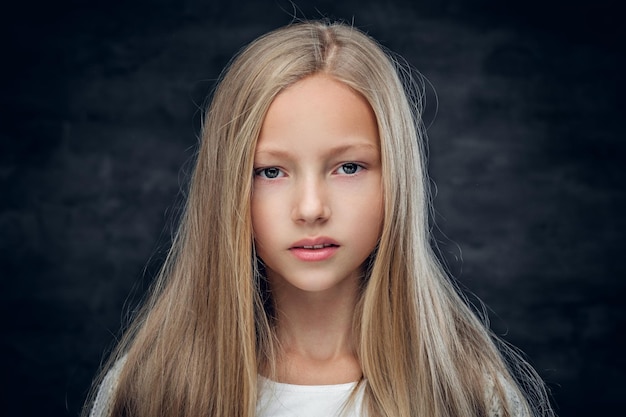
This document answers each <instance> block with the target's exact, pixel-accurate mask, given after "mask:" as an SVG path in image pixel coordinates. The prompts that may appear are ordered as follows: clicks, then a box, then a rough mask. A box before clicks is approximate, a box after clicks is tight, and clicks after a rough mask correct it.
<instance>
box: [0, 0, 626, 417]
mask: <svg viewBox="0 0 626 417" xmlns="http://www.w3.org/2000/svg"><path fill="white" fill-rule="evenodd" d="M298 3H299V5H300V7H301V9H302V10H301V12H299V14H298V15H299V16H300V17H302V16H303V14H304V15H305V16H306V17H309V18H315V17H319V16H320V13H318V12H317V11H316V10H315V7H317V9H318V10H319V11H320V12H321V13H322V14H323V15H325V16H330V17H337V18H342V19H345V20H348V21H351V20H352V19H354V22H355V25H357V26H358V27H360V28H362V29H365V30H366V31H368V32H369V33H370V34H372V35H373V36H374V37H376V38H377V39H379V40H380V41H381V42H382V43H383V44H384V45H386V46H388V47H389V48H391V49H392V50H395V51H396V52H399V53H401V54H402V55H404V56H405V57H406V58H407V59H408V61H409V62H410V63H411V64H413V65H414V66H415V67H417V68H418V69H419V70H420V71H421V72H422V73H423V74H424V75H425V76H426V77H427V78H428V79H429V80H430V82H431V83H432V85H433V86H434V88H435V90H436V92H437V94H438V100H439V109H438V114H437V117H436V118H435V119H434V121H433V116H434V113H435V100H434V94H433V92H432V90H429V93H428V103H427V105H428V106H429V111H428V112H427V118H428V120H427V122H429V123H432V126H431V127H430V129H429V135H430V163H431V172H432V175H433V178H434V180H435V182H436V184H437V189H438V194H437V197H436V199H435V208H436V210H437V213H438V214H437V221H438V225H439V227H440V228H441V229H442V232H441V233H439V234H438V236H439V238H440V240H441V241H442V243H441V249H442V253H443V254H444V256H445V258H446V259H447V260H448V262H449V267H450V270H451V271H452V272H453V274H454V275H455V276H457V277H458V278H459V280H460V282H461V283H462V285H464V286H466V287H467V288H468V289H469V290H471V291H473V292H474V293H476V294H477V295H478V296H480V297H481V298H482V299H483V300H484V301H485V302H486V303H487V304H488V305H489V306H490V307H491V308H492V310H493V311H492V313H491V318H492V321H493V327H494V329H496V331H498V332H499V333H501V334H505V333H506V336H505V338H506V339H507V340H508V341H510V342H512V343H514V344H516V345H518V346H519V347H521V348H522V349H523V350H524V351H525V352H526V353H527V354H528V356H529V358H530V360H531V362H532V363H533V364H534V365H535V366H536V367H537V369H538V371H539V372H540V374H541V375H542V376H543V377H544V378H545V379H546V380H547V381H548V383H549V385H550V387H551V388H552V389H553V392H554V398H555V400H556V403H557V406H558V409H559V413H560V414H561V415H563V416H585V415H608V414H615V413H616V412H617V413H619V411H618V410H623V407H624V406H625V405H626V401H625V400H624V395H623V393H622V391H623V389H624V387H625V385H624V382H623V381H624V377H625V376H626V375H625V369H624V368H625V367H624V365H625V364H624V357H623V355H622V352H623V345H622V337H621V333H622V332H623V331H624V329H625V326H624V324H625V323H624V321H625V320H624V318H625V310H624V307H623V301H622V299H623V296H624V283H623V279H624V270H625V268H624V262H623V259H622V257H623V255H622V249H623V248H622V246H621V244H622V241H623V238H624V235H623V234H624V230H625V228H624V226H625V220H624V216H623V212H624V192H623V186H624V185H623V184H624V178H625V175H624V169H623V167H622V166H623V160H624V156H625V155H624V153H625V152H624V150H625V146H626V145H625V144H624V140H623V126H622V124H621V123H622V122H623V120H620V119H618V117H619V116H622V115H623V114H624V104H623V94H622V93H623V91H624V88H623V87H624V81H623V79H622V73H623V70H624V66H623V58H622V55H623V47H622V45H623V41H624V38H623V33H622V32H621V31H620V29H619V26H618V25H622V22H621V21H620V20H619V18H618V16H619V14H618V13H617V9H616V7H615V6H614V3H615V4H616V3H617V2H611V1H602V0H600V1H595V2H592V4H589V3H590V2H585V3H584V4H583V3H582V2H580V4H578V3H577V2H572V1H567V2H566V1H556V2H547V1H538V0H526V1H509V2H503V1H495V0H472V1H470V0H467V1H461V0H447V1H435V0H430V1H423V2H420V1H413V2H411V1H396V2H392V1H389V2H382V1H380V2H375V1H365V0H363V1H356V0H354V1H350V0H344V1H341V2H332V1H320V2H317V3H316V4H315V5H313V4H310V3H308V2H305V1H300V2H298ZM290 13H292V8H291V6H290V4H289V3H288V2H287V1H282V0H276V1H264V2H262V1H258V2H253V1H247V2H246V1H243V2H242V1H238V2H232V4H231V2H228V1H216V2H203V1H200V0H197V1H194V0H187V1H174V0H160V1H147V0H144V1H130V2H128V1H127V2H121V1H117V2H115V1H111V0H109V1H106V2H105V1H95V0H92V1H89V2H84V1H73V2H67V1H66V2H62V3H60V2H30V3H25V4H23V5H19V6H14V7H13V8H6V9H5V11H4V12H3V16H2V18H0V19H1V25H0V26H2V29H1V30H2V36H1V39H2V44H3V48H2V50H1V51H2V57H3V59H2V62H3V63H2V65H1V66H0V67H1V71H2V72H1V77H0V87H1V90H0V91H1V94H0V105H1V112H0V146H1V148H0V184H1V185H0V192H1V194H0V276H1V281H0V286H1V287H0V317H2V321H3V323H2V327H1V329H2V337H1V339H0V340H1V342H0V353H1V354H2V357H3V358H4V361H5V362H7V364H6V365H5V366H3V372H2V378H3V386H4V388H3V389H2V390H0V392H1V393H2V394H0V395H1V396H2V398H3V401H2V404H3V406H2V407H3V413H6V415H24V416H26V415H32V416H35V415H48V416H63V415H76V414H77V412H78V410H79V408H80V405H81V403H82V401H83V399H84V395H85V393H86V390H87V388H88V385H89V382H90V379H91V378H92V376H93V375H94V373H95V371H96V369H97V367H98V364H99V361H100V359H101V357H102V354H103V352H104V351H105V350H106V349H107V348H110V347H111V345H112V343H113V342H114V335H115V334H117V332H118V330H119V327H120V323H121V321H122V317H123V313H122V312H123V311H124V309H125V305H126V306H128V305H133V303H134V301H136V300H137V298H138V297H139V296H140V295H141V294H142V291H143V290H144V289H145V288H146V286H147V285H148V283H149V282H150V279H151V277H152V276H153V275H154V273H155V271H156V270H157V268H158V265H159V263H160V262H161V260H162V258H163V256H164V251H165V249H166V248H167V244H168V237H169V233H170V232H171V227H170V226H171V225H172V223H173V222H174V221H175V220H174V219H175V215H176V213H177V210H178V209H177V207H178V206H179V205H180V202H181V197H180V195H179V189H180V184H181V183H184V178H185V173H186V172H188V170H189V166H188V165H187V166H185V162H186V161H188V160H189V158H190V157H191V155H192V154H193V147H194V146H195V144H196V135H197V132H198V127H199V121H200V113H201V111H200V110H199V106H201V105H202V103H203V101H204V98H205V97H206V95H207V93H208V92H209V91H210V89H211V87H212V86H213V81H214V80H215V78H216V77H217V76H218V75H219V73H220V71H221V69H222V68H223V66H224V65H225V64H226V63H227V61H228V60H229V58H230V57H231V56H232V55H233V54H234V53H235V52H236V51H237V50H238V49H239V48H240V47H242V46H243V45H244V44H246V43H247V42H249V41H250V40H252V39H253V38H255V37H256V36H258V35H260V34H261V33H264V32H266V31H268V30H270V29H273V28H275V27H278V26H281V25H283V24H286V23H288V22H289V20H290V16H289V15H290ZM181 167H183V168H182V170H181ZM444 236H447V238H445V237H444ZM461 258H462V260H461ZM133 288H134V292H133V291H132V290H133ZM131 292H133V294H135V295H134V296H131V297H130V298H129V294H130V293H131ZM618 407H619V408H618Z"/></svg>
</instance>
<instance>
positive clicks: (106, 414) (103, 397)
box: [89, 357, 126, 417]
mask: <svg viewBox="0 0 626 417" xmlns="http://www.w3.org/2000/svg"><path fill="white" fill-rule="evenodd" d="M125 362H126V357H123V358H122V359H120V360H118V361H117V362H115V364H114V365H113V366H112V367H111V369H109V371H108V372H107V374H106V375H105V377H104V378H103V379H102V382H101V383H100V386H99V387H98V393H97V394H96V399H95V400H94V402H93V406H92V407H91V412H90V413H89V417H110V416H111V411H112V410H111V406H112V404H111V401H112V400H113V395H114V394H115V390H116V389H117V385H118V381H119V377H120V373H121V372H122V368H123V367H124V363H125Z"/></svg>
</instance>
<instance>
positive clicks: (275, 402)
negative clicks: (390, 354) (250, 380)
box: [256, 376, 364, 417]
mask: <svg viewBox="0 0 626 417" xmlns="http://www.w3.org/2000/svg"><path fill="white" fill-rule="evenodd" d="M258 382H259V383H258V387H259V388H258V389H259V394H258V395H259V396H258V401H257V408H256V416H257V417H322V416H323V417H339V416H341V417H357V416H362V415H363V414H362V404H363V391H364V388H363V387H364V384H361V385H360V386H359V387H358V388H357V391H356V393H355V395H354V397H353V399H352V400H350V401H348V400H349V399H350V395H351V394H352V392H353V391H354V389H355V388H356V386H357V383H356V382H350V383H347V384H337V385H292V384H283V383H280V382H274V381H271V380H269V379H267V378H264V377H262V376H259V379H258Z"/></svg>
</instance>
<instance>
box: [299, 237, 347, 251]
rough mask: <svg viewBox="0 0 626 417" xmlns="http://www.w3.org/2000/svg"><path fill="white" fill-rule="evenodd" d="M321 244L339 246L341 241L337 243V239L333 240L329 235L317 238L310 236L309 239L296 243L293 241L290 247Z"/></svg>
mask: <svg viewBox="0 0 626 417" xmlns="http://www.w3.org/2000/svg"><path fill="white" fill-rule="evenodd" d="M319 245H324V246H339V243H337V241H336V240H333V239H331V238H329V237H324V236H321V237H316V238H313V239H311V238H308V239H302V240H299V241H297V242H295V243H293V244H292V245H291V247H290V248H289V249H294V248H303V247H305V246H319Z"/></svg>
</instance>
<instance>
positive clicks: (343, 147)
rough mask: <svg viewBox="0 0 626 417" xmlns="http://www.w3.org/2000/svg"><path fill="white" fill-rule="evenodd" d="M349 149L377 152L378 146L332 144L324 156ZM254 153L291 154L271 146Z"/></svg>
mask: <svg viewBox="0 0 626 417" xmlns="http://www.w3.org/2000/svg"><path fill="white" fill-rule="evenodd" d="M351 150H365V151H374V152H376V153H378V147H377V146H374V145H372V144H370V143H349V144H346V145H339V146H333V147H331V148H329V149H328V150H327V151H326V152H324V156H333V155H339V154H341V153H344V152H346V151H351ZM255 154H256V155H269V156H274V157H279V158H280V157H282V158H290V157H291V156H292V153H291V152H289V151H287V150H284V149H277V148H271V147H266V148H263V147H261V148H259V149H258V150H257V151H256V152H255Z"/></svg>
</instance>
